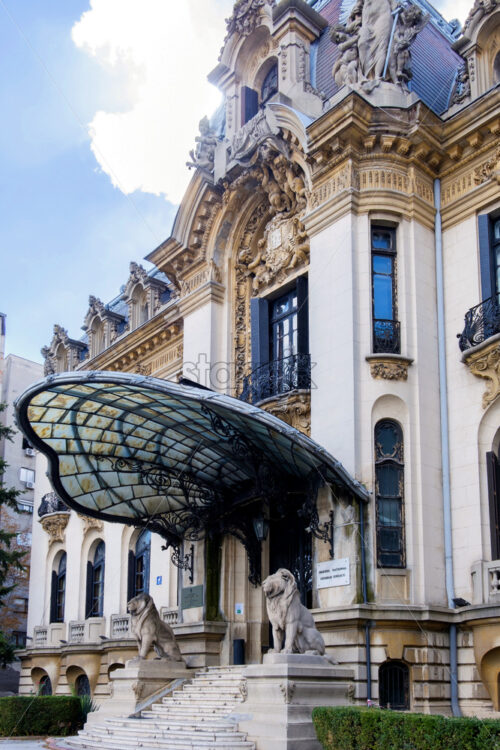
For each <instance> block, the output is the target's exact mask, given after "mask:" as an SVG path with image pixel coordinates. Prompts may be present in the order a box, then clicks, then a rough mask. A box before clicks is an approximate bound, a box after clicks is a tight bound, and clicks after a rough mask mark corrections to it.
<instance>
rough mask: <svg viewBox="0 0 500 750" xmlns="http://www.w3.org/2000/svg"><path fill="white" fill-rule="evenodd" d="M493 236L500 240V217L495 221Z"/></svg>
mask: <svg viewBox="0 0 500 750" xmlns="http://www.w3.org/2000/svg"><path fill="white" fill-rule="evenodd" d="M493 238H494V240H495V241H500V219H497V220H496V221H494V222H493Z"/></svg>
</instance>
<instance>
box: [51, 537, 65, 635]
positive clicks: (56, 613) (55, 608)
mask: <svg viewBox="0 0 500 750" xmlns="http://www.w3.org/2000/svg"><path fill="white" fill-rule="evenodd" d="M65 598H66V552H63V554H62V555H61V557H60V558H59V564H58V567H57V569H56V570H53V571H52V586H51V592H50V621H51V622H64V600H65Z"/></svg>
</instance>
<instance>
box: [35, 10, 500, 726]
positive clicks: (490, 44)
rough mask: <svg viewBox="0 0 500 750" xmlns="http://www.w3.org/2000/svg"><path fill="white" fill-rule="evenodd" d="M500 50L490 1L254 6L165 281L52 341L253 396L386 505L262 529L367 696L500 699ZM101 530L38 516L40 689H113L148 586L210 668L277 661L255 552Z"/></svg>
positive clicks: (182, 213) (357, 691)
mask: <svg viewBox="0 0 500 750" xmlns="http://www.w3.org/2000/svg"><path fill="white" fill-rule="evenodd" d="M499 35H500V7H499V6H497V5H496V4H495V3H484V2H482V0H476V2H475V4H474V6H473V8H472V10H471V13H470V15H469V17H468V19H467V23H466V24H465V26H464V29H463V31H461V30H460V27H459V25H458V24H457V23H454V22H452V23H448V22H446V21H445V20H444V19H443V18H442V17H441V16H440V15H439V13H437V12H436V11H435V10H434V9H433V8H432V7H431V6H430V5H429V4H428V3H427V2H425V1H424V0H414V2H413V3H412V4H410V5H408V6H406V7H404V8H403V7H399V6H398V8H393V6H392V4H391V3H390V2H389V0H362V1H361V2H356V3H349V2H346V0H344V2H339V0H316V2H311V3H307V2H305V0H282V1H281V2H278V3H277V2H274V1H273V0H238V1H237V2H236V4H235V6H234V11H233V15H232V16H231V18H230V19H228V22H227V35H226V38H225V40H224V44H223V47H222V50H221V55H220V59H219V62H218V64H217V66H216V67H215V68H214V70H213V71H212V72H211V73H210V75H209V79H210V80H211V81H212V82H213V83H215V84H216V85H217V86H218V87H219V89H220V90H221V92H222V93H223V96H224V105H223V110H221V112H219V113H217V116H215V117H214V118H212V120H211V121H209V120H208V119H206V118H205V119H204V120H202V121H201V123H200V135H199V137H198V138H197V141H196V145H195V148H194V149H193V151H192V152H191V154H190V161H189V163H188V166H190V167H191V168H192V169H194V174H193V176H192V179H191V182H190V185H189V187H188V190H187V192H186V195H185V197H184V199H183V201H182V203H181V206H180V208H179V211H178V214H177V217H176V220H175V222H174V226H173V229H172V234H171V236H170V237H169V238H168V239H167V240H166V241H165V242H164V243H162V244H161V245H160V246H159V247H158V248H156V249H154V250H153V251H152V252H151V253H150V254H149V255H148V257H147V260H148V261H150V262H151V263H152V264H153V266H154V268H155V271H154V273H152V274H151V273H150V274H147V273H146V272H145V271H144V270H143V269H142V268H141V267H140V266H137V265H136V264H132V265H131V271H130V278H129V280H128V282H127V283H126V285H125V287H124V289H123V293H122V294H121V296H120V298H118V299H117V300H115V301H114V302H113V303H111V304H110V305H103V304H102V303H101V302H100V301H99V300H96V299H95V298H93V297H91V298H90V301H89V311H88V313H87V315H86V317H85V324H84V325H85V331H86V339H85V341H76V340H72V339H70V338H68V335H67V333H66V332H65V331H64V330H63V329H62V328H60V327H59V326H56V327H55V329H54V338H53V340H52V343H51V345H50V347H47V348H46V349H45V350H44V354H45V357H46V373H47V374H48V375H50V374H53V373H57V372H64V371H67V370H69V371H83V370H106V371H111V372H129V373H130V372H133V373H137V383H140V382H142V381H141V378H145V379H146V380H147V377H148V376H150V375H152V376H154V377H156V378H163V379H167V380H169V379H170V380H179V379H180V378H184V379H185V381H190V382H197V383H199V384H200V385H202V386H204V387H206V388H210V389H213V390H215V391H217V392H219V393H224V394H227V395H231V396H234V397H236V398H238V399H241V400H243V401H246V402H248V403H251V404H254V405H256V406H258V407H260V408H261V409H264V410H266V411H268V412H270V413H271V414H273V415H274V416H277V417H279V418H280V419H282V420H283V421H284V422H286V423H287V424H288V425H290V426H291V427H294V428H296V429H298V430H299V431H301V432H303V433H305V434H306V435H309V436H311V437H312V438H313V439H314V440H315V441H316V443H318V444H319V445H321V446H323V447H324V448H325V449H326V450H327V451H329V453H331V454H332V455H333V456H335V457H336V459H337V460H338V461H339V462H340V463H341V464H342V466H343V467H344V468H345V470H346V471H347V472H349V474H350V475H351V476H352V477H355V479H356V480H357V481H358V482H359V483H361V484H362V485H364V487H365V488H366V490H367V492H368V493H369V501H368V502H367V503H366V507H365V506H364V505H363V503H362V502H361V501H360V500H359V498H358V501H356V499H355V498H354V499H353V497H352V496H350V495H349V493H348V492H345V493H344V492H342V491H338V490H336V489H335V488H333V489H332V488H331V487H330V486H328V483H325V484H324V486H323V487H321V488H320V489H319V490H318V494H317V497H316V507H317V511H318V514H319V519H318V524H319V525H316V526H315V527H313V526H312V524H310V523H309V525H306V523H305V522H303V520H302V517H301V515H300V513H297V512H296V508H295V507H294V506H292V505H290V507H289V508H288V509H287V508H283V507H282V508H281V510H280V511H279V512H276V513H274V514H273V513H268V514H267V517H266V518H264V519H263V521H264V525H265V531H267V532H268V533H267V535H266V533H265V531H264V530H263V529H261V532H259V533H260V537H259V543H260V542H262V557H261V560H260V564H261V568H262V573H263V574H264V575H265V574H267V572H268V571H269V570H273V569H274V568H276V567H280V566H281V567H287V568H289V569H290V570H293V571H295V572H296V575H297V577H298V578H299V580H300V587H301V592H302V596H303V600H304V601H305V602H307V603H308V604H309V606H311V607H312V608H313V610H314V614H315V619H316V623H317V625H318V627H319V628H320V630H321V631H322V633H323V635H324V638H325V641H326V644H327V648H328V650H329V652H330V653H332V654H333V655H334V656H335V657H336V658H337V659H338V661H339V662H340V663H342V664H346V665H350V666H352V667H353V668H354V670H355V675H356V678H355V682H354V684H353V688H352V691H351V693H350V698H349V699H350V700H353V701H356V702H364V701H366V700H367V699H370V700H375V701H379V702H380V703H381V704H382V705H385V706H387V705H389V704H390V705H391V706H392V707H399V708H410V709H412V710H422V711H427V712H445V713H446V712H448V713H449V712H453V713H455V714H457V713H458V712H459V711H460V710H461V711H462V712H464V713H474V714H478V715H483V714H487V715H491V712H492V711H497V710H498V709H499V706H500V704H499V701H500V693H499V685H500V681H499V676H500V628H499V623H500V530H499V521H498V518H499V516H500V508H499V505H498V503H499V500H498V490H497V487H498V481H499V479H498V477H499V470H498V451H499V445H500V399H499V394H500V375H499V361H500V354H499V352H500V349H499V339H500V307H499V303H498V295H499V293H500V288H499V284H500V273H499V272H498V268H499V264H500V189H499V183H500V176H499V175H500V151H499V146H498V135H499V133H500V87H499V85H498V84H499V81H500V52H499V49H500V47H499V39H500V36H499ZM464 315H465V328H464ZM457 334H458V340H457ZM48 492H50V487H49V486H45V487H42V486H40V488H39V498H40V499H41V498H42V496H46V494H47V493H48ZM47 502H48V500H46V503H47ZM46 507H51V506H50V504H49V506H46ZM49 521H50V523H49ZM99 523H100V522H98V521H97V522H96V521H92V522H90V521H89V520H88V519H87V520H85V519H84V518H79V517H78V516H77V514H76V513H74V512H73V511H72V512H71V513H69V512H68V511H67V510H61V509H60V508H59V509H58V510H56V511H52V512H51V513H43V517H42V519H41V524H39V525H37V524H35V526H36V527H37V530H36V532H34V539H36V540H37V545H38V546H37V547H36V550H37V551H36V554H37V556H38V557H37V559H38V564H37V566H36V568H35V570H36V572H35V573H34V574H33V576H32V591H31V598H30V624H31V627H32V628H34V631H33V632H34V636H33V637H34V641H33V648H32V649H29V650H28V651H26V654H25V657H24V658H25V661H24V664H25V667H24V678H23V679H24V683H23V684H24V690H25V691H28V692H29V690H30V689H32V687H33V684H34V683H35V684H36V683H37V681H38V682H39V681H40V679H41V678H42V677H43V679H44V680H45V681H46V680H47V679H48V678H50V681H51V684H52V688H53V689H54V690H55V691H56V692H59V693H64V692H67V691H68V690H69V684H72V683H74V682H75V680H76V679H77V678H78V677H82V679H83V677H85V678H86V679H88V680H89V684H90V688H91V690H92V691H93V692H94V694H95V695H96V696H99V695H100V696H101V697H105V695H106V691H107V690H108V687H107V677H108V675H109V670H111V669H114V668H118V667H119V666H120V665H122V664H123V663H124V659H125V658H126V657H127V654H128V653H129V649H130V647H131V642H130V641H127V639H126V638H125V639H124V638H123V637H122V636H123V635H124V634H125V635H126V632H127V617H126V614H125V605H126V601H127V597H128V595H129V594H130V593H131V592H134V591H137V590H140V587H141V586H146V585H147V586H148V587H149V590H150V591H151V593H152V594H153V595H154V597H155V599H156V600H157V603H158V604H159V605H160V606H163V607H164V610H163V611H164V614H165V617H168V618H169V619H170V621H172V622H176V623H177V624H176V625H175V628H176V632H177V634H178V638H179V641H180V643H181V648H182V649H183V651H184V652H185V654H187V655H188V657H189V659H190V660H191V664H193V665H194V664H196V665H198V664H214V663H231V661H232V660H233V659H234V657H235V654H236V650H234V649H233V644H234V642H235V641H238V642H239V643H241V641H244V643H245V658H246V660H247V661H248V662H256V661H258V660H259V659H260V657H261V654H262V652H263V649H265V648H266V647H267V646H268V644H269V637H268V623H267V619H266V615H265V611H264V606H263V600H262V593H261V590H260V588H255V587H253V586H252V585H251V583H250V582H249V580H248V579H249V574H250V577H252V575H251V571H250V570H249V561H248V558H247V555H246V553H245V549H244V547H243V545H242V544H241V543H240V541H238V540H237V539H236V538H235V537H234V536H231V535H226V536H221V537H220V538H215V539H214V538H212V539H207V540H205V541H203V540H201V541H193V543H192V545H191V544H189V543H186V544H185V545H184V548H183V549H178V548H177V549H176V550H174V552H173V553H171V552H167V553H165V552H162V551H161V544H162V543H161V540H160V539H159V538H157V537H156V535H153V536H152V537H151V539H148V540H147V541H146V540H145V539H144V538H143V537H142V538H141V532H139V530H134V529H133V528H129V527H125V528H123V527H121V526H118V525H113V524H111V525H110V524H104V525H102V524H101V526H99ZM42 527H43V528H42ZM256 534H257V531H256ZM102 545H104V547H105V549H104V550H103V546H102ZM145 549H146V550H147V554H146V556H144V554H145V553H144V550H145ZM34 554H35V549H34ZM332 559H333V560H334V562H336V563H338V568H337V570H338V573H337V575H338V579H337V582H336V581H335V580H334V579H332V578H330V580H329V582H328V585H325V582H324V580H323V579H322V572H323V571H324V570H325V569H328V565H329V563H330V561H331V560H332ZM103 561H104V562H103ZM173 563H177V567H176V565H174V564H173ZM179 565H180V567H178V566H179ZM330 567H331V566H330ZM96 571H97V573H96ZM66 576H67V577H68V582H69V581H71V583H72V585H71V587H68V588H65V586H66V583H65V582H66ZM145 581H147V583H145ZM75 582H76V583H75ZM68 585H69V584H68ZM40 613H43V615H40ZM61 642H62V643H61ZM238 653H239V654H240V655H241V651H238Z"/></svg>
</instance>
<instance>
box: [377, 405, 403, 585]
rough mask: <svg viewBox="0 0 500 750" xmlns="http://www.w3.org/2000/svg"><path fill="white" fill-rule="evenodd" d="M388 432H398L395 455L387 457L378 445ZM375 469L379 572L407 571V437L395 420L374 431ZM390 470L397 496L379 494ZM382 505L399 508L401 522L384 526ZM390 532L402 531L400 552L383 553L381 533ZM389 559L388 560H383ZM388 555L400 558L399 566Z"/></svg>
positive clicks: (386, 550)
mask: <svg viewBox="0 0 500 750" xmlns="http://www.w3.org/2000/svg"><path fill="white" fill-rule="evenodd" d="M385 428H389V429H391V430H393V431H394V432H395V435H396V437H395V441H394V449H393V451H392V453H390V454H389V453H384V452H383V449H382V446H381V443H380V442H379V441H378V437H379V436H380V432H381V431H382V429H385ZM374 456H375V461H374V467H375V485H374V486H375V492H374V495H375V537H376V553H377V555H376V556H377V568H379V569H380V568H391V569H398V570H401V569H405V568H406V528H405V503H404V489H405V487H404V485H405V470H404V469H405V464H404V436H403V430H402V427H401V425H400V424H399V423H398V422H396V421H395V420H394V419H390V418H384V419H380V420H379V421H378V422H377V424H376V425H375V429H374ZM387 469H393V470H394V472H395V474H396V472H397V474H396V476H397V482H398V488H397V489H398V492H397V494H393V495H390V494H382V493H381V492H380V491H379V490H380V480H381V476H382V471H384V473H385V474H387ZM383 503H386V504H387V505H389V504H391V505H393V506H395V504H396V503H398V504H399V507H398V508H397V510H398V518H399V520H398V522H397V523H381V518H382V507H383ZM387 529H393V530H395V529H399V535H398V541H399V545H398V546H399V549H398V550H397V551H396V550H392V549H384V545H383V543H382V532H383V531H384V530H387ZM384 555H385V556H386V557H385V558H384V557H383V556H384ZM389 555H398V556H399V562H390V561H389V560H388V556H389Z"/></svg>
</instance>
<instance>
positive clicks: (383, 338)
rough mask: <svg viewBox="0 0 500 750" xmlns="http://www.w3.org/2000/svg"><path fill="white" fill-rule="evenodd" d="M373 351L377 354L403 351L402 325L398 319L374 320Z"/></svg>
mask: <svg viewBox="0 0 500 750" xmlns="http://www.w3.org/2000/svg"><path fill="white" fill-rule="evenodd" d="M373 351H374V352H375V354H399V353H400V352H401V325H400V323H399V321H397V320H380V319H377V320H374V321H373Z"/></svg>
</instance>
